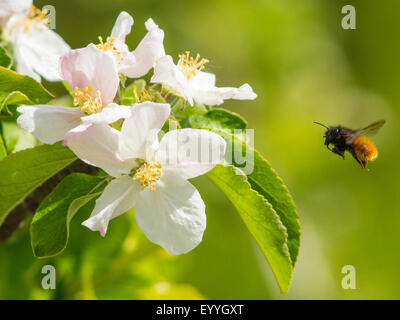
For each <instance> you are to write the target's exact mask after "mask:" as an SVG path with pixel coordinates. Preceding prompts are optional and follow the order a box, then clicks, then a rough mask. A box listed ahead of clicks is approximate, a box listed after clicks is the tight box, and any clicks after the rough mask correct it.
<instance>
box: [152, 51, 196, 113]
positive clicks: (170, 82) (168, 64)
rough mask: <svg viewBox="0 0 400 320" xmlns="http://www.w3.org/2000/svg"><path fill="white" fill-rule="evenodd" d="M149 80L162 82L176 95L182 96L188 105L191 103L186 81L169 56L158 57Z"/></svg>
mask: <svg viewBox="0 0 400 320" xmlns="http://www.w3.org/2000/svg"><path fill="white" fill-rule="evenodd" d="M151 82H153V83H162V84H163V85H165V86H166V87H168V88H170V89H172V90H174V91H175V92H176V93H177V94H178V95H180V96H182V97H184V98H185V99H186V100H187V101H188V102H189V103H190V105H193V99H192V97H191V95H190V91H189V84H188V81H187V79H186V77H185V76H184V74H183V73H182V72H181V71H180V70H179V68H178V67H177V66H176V65H175V64H174V62H173V61H172V57H171V56H164V57H161V58H160V59H158V61H157V63H156V65H155V67H154V75H153V77H152V78H151Z"/></svg>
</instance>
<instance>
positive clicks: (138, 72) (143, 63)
mask: <svg viewBox="0 0 400 320" xmlns="http://www.w3.org/2000/svg"><path fill="white" fill-rule="evenodd" d="M145 25H146V28H147V30H148V32H147V34H146V35H145V36H144V38H143V39H142V41H140V43H139V45H138V46H137V48H136V49H135V51H133V54H134V56H135V58H136V64H135V65H131V67H130V68H125V69H123V70H121V72H122V73H124V74H125V75H126V76H127V77H129V78H139V77H142V76H144V75H145V74H147V73H148V72H149V71H150V69H151V68H153V67H154V65H155V63H156V61H157V60H158V59H159V58H161V57H162V56H164V55H165V50H164V45H163V41H164V31H163V30H161V29H160V28H159V27H158V25H156V24H155V23H154V21H153V20H152V19H149V20H147V21H146V23H145Z"/></svg>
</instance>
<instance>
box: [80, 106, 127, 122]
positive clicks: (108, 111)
mask: <svg viewBox="0 0 400 320" xmlns="http://www.w3.org/2000/svg"><path fill="white" fill-rule="evenodd" d="M131 115H132V107H128V106H120V105H117V104H115V103H112V104H110V105H108V106H107V107H106V108H104V109H103V110H102V111H101V112H99V113H93V114H91V115H88V116H84V117H82V122H83V123H93V124H101V123H103V124H108V123H114V122H115V121H118V120H119V119H125V118H129V117H130V116H131Z"/></svg>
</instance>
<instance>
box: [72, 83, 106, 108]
mask: <svg viewBox="0 0 400 320" xmlns="http://www.w3.org/2000/svg"><path fill="white" fill-rule="evenodd" d="M92 93H93V87H92V86H89V87H86V88H85V89H80V88H75V89H74V92H73V93H72V95H73V97H74V105H76V106H78V107H79V110H81V111H82V112H85V113H87V114H93V113H98V112H100V111H101V110H102V109H103V101H102V100H101V93H100V91H99V90H97V92H96V96H95V97H93V95H92Z"/></svg>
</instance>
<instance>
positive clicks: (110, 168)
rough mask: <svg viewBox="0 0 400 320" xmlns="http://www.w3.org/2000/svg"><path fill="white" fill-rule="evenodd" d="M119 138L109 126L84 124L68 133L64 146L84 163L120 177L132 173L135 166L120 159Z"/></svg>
mask: <svg viewBox="0 0 400 320" xmlns="http://www.w3.org/2000/svg"><path fill="white" fill-rule="evenodd" d="M119 137H120V132H119V131H118V130H115V129H114V128H111V127H110V126H109V125H107V124H96V125H93V124H82V125H80V126H78V127H76V128H75V129H73V130H71V131H69V132H68V133H67V135H66V137H65V140H64V145H67V146H68V147H69V148H70V149H71V150H72V151H73V152H74V153H75V154H76V155H77V156H78V158H80V159H81V160H83V161H84V162H86V163H88V164H90V165H93V166H96V167H99V168H101V169H103V170H104V171H105V172H107V173H108V174H109V175H111V176H114V177H118V176H120V175H121V174H128V173H130V171H131V168H132V167H133V166H134V165H135V163H134V162H133V161H122V160H121V159H120V158H119V157H118V155H117V151H118V143H119Z"/></svg>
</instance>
